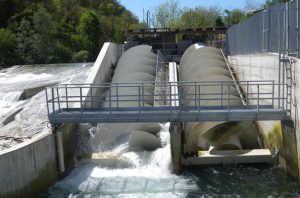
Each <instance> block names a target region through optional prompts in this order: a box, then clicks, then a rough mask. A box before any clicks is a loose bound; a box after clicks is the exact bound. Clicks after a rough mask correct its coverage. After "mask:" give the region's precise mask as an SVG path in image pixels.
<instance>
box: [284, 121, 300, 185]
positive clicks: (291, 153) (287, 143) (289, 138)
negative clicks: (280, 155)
mask: <svg viewBox="0 0 300 198" xmlns="http://www.w3.org/2000/svg"><path fill="white" fill-rule="evenodd" d="M281 126H282V138H283V147H284V154H285V161H286V171H287V173H288V174H290V175H292V176H293V177H295V178H298V180H299V182H300V175H299V163H298V160H299V159H298V152H297V140H296V129H295V125H294V122H293V121H292V120H285V121H281Z"/></svg>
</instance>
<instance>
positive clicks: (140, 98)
mask: <svg viewBox="0 0 300 198" xmlns="http://www.w3.org/2000/svg"><path fill="white" fill-rule="evenodd" d="M138 88H139V120H141V86H140V85H139V86H138Z"/></svg>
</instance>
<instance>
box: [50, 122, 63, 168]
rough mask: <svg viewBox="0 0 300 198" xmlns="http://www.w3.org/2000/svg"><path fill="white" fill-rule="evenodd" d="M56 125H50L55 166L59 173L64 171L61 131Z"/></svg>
mask: <svg viewBox="0 0 300 198" xmlns="http://www.w3.org/2000/svg"><path fill="white" fill-rule="evenodd" d="M58 129H59V127H58V125H52V127H51V130H52V133H53V136H54V142H55V149H56V160H57V166H58V169H59V171H60V172H61V173H63V172H65V160H64V149H63V141H62V133H61V132H59V131H58Z"/></svg>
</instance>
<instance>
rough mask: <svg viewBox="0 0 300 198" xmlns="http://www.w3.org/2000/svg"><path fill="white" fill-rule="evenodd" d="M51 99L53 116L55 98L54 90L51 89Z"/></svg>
mask: <svg viewBox="0 0 300 198" xmlns="http://www.w3.org/2000/svg"><path fill="white" fill-rule="evenodd" d="M51 98H52V111H53V114H54V115H55V102H54V100H55V96H54V88H53V87H52V88H51Z"/></svg>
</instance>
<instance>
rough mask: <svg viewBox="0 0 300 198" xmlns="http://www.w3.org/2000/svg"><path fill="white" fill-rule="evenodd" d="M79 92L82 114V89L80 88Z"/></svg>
mask: <svg viewBox="0 0 300 198" xmlns="http://www.w3.org/2000/svg"><path fill="white" fill-rule="evenodd" d="M79 92H80V111H81V114H82V87H80V88H79Z"/></svg>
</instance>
